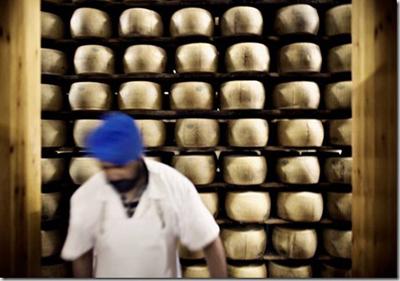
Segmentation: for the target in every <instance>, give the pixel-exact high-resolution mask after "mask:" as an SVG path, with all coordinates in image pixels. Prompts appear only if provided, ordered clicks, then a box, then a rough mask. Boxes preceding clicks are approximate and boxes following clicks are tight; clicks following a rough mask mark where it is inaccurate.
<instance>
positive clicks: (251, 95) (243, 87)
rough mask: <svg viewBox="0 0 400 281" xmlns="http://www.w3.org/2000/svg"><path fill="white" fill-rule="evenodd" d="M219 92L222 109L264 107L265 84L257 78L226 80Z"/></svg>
mask: <svg viewBox="0 0 400 281" xmlns="http://www.w3.org/2000/svg"><path fill="white" fill-rule="evenodd" d="M219 94H220V103H221V109H222V110H234V109H263V108H264V104H265V89H264V85H263V84H262V83H261V82H259V81H256V80H238V81H229V82H225V83H223V84H222V85H221V90H220V93H219Z"/></svg>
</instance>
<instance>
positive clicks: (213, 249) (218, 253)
mask: <svg viewBox="0 0 400 281" xmlns="http://www.w3.org/2000/svg"><path fill="white" fill-rule="evenodd" d="M204 255H205V257H206V260H207V265H208V270H209V271H210V276H211V278H227V277H228V273H227V267H226V258H225V251H224V247H223V245H222V242H221V239H220V238H219V237H218V238H217V239H215V240H214V241H213V242H211V243H210V244H209V245H207V246H206V247H205V248H204Z"/></svg>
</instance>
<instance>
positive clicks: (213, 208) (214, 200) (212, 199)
mask: <svg viewBox="0 0 400 281" xmlns="http://www.w3.org/2000/svg"><path fill="white" fill-rule="evenodd" d="M199 195H200V198H201V201H203V203H204V205H205V206H206V208H207V210H209V211H210V213H211V214H212V215H213V217H217V215H218V208H219V204H218V193H216V192H202V193H200V194H199Z"/></svg>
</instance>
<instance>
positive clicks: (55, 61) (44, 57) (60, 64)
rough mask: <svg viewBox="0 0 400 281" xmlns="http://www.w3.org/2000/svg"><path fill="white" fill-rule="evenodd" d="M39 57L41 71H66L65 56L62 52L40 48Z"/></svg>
mask: <svg viewBox="0 0 400 281" xmlns="http://www.w3.org/2000/svg"><path fill="white" fill-rule="evenodd" d="M40 57H41V64H40V65H41V71H42V73H45V74H59V75H63V74H65V72H66V71H67V58H66V56H65V54H64V53H63V52H61V51H59V50H54V49H48V48H42V49H41V56H40Z"/></svg>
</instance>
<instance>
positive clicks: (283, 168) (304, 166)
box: [276, 156, 320, 184]
mask: <svg viewBox="0 0 400 281" xmlns="http://www.w3.org/2000/svg"><path fill="white" fill-rule="evenodd" d="M276 171H277V174H278V177H279V179H280V180H281V181H282V182H283V183H288V184H316V183H318V181H319V176H320V167H319V162H318V158H317V157H314V156H300V157H284V158H279V159H278V162H277V166H276Z"/></svg>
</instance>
